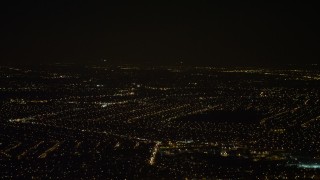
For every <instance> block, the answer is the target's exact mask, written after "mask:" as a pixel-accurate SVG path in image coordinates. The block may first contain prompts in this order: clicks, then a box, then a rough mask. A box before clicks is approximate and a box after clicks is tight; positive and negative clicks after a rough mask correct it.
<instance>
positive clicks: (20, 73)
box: [0, 64, 320, 179]
mask: <svg viewBox="0 0 320 180" xmlns="http://www.w3.org/2000/svg"><path fill="white" fill-rule="evenodd" d="M319 88H320V71H319V70H317V69H305V68H304V69H298V68H296V69H285V68H282V69H259V68H233V69H226V68H211V67H198V68H187V67H144V68H141V67H134V66H112V67H109V66H75V65H71V64H68V65H66V64H55V65H46V66H39V67H27V66H23V67H22V66H16V67H11V66H2V67H0V94H1V96H0V100H1V101H0V123H1V125H0V177H1V178H44V179H46V178H63V179H70V178H86V179H87V178H88V179H89V178H90V179H92V178H96V179H106V178H111V179H125V178H126V179H134V178H135V179H160V178H164V179H192V178H196V179H200V178H208V179H215V178H217V179H218V178H220V179H235V178H242V179H252V178H261V179H266V178H268V179H277V178H278V179H285V178H288V179H294V178H298V179H307V178H314V179H319V178H320V149H319V146H320V139H319V137H320V123H319V122H320V121H319V120H320V102H319V98H320V97H319V95H320V91H319Z"/></svg>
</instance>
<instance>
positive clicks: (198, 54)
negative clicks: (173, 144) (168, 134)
mask: <svg viewBox="0 0 320 180" xmlns="http://www.w3.org/2000/svg"><path fill="white" fill-rule="evenodd" d="M318 17H319V13H318V12H317V10H316V6H315V5H314V4H311V3H309V4H308V3H301V2H299V1H294V2H291V3H259V4H258V3H251V2H249V1H246V2H243V3H241V4H240V3H239V4H232V3H229V4H227V3H225V4H222V3H212V2H209V1H205V0H203V1H197V2H194V3H190V2H181V3H179V2H177V1H175V2H169V1H165V2H161V3H159V2H149V3H143V2H142V1H140V2H134V3H133V2H131V3H127V2H122V3H107V2H105V3H97V2H90V3H89V2H87V3H83V2H77V1H68V2H65V1H64V2H62V1H61V2H60V1H58V2H57V1H56V2H40V1H38V2H37V1H33V2H6V3H3V5H2V7H1V21H2V28H1V29H0V33H1V39H2V40H1V43H0V47H1V51H0V59H1V63H2V64H35V65H36V64H39V63H44V64H45V63H54V62H61V63H69V62H72V63H79V64H90V63H96V62H98V63H100V61H102V60H103V59H106V60H107V62H108V63H110V64H133V65H144V64H150V65H153V64H154V65H176V64H180V62H183V64H185V65H190V66H226V67H229V66H230V67H234V66H262V67H264V66H267V67H268V66H283V65H287V64H297V65H306V64H315V63H317V62H318V61H319V57H320V56H319V52H318V49H319V44H318V41H319V40H320V38H319V35H318V33H317V32H319V27H318V25H317V20H318Z"/></svg>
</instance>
